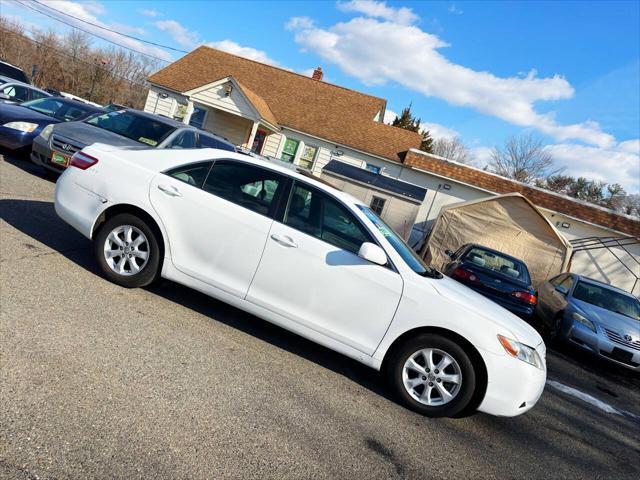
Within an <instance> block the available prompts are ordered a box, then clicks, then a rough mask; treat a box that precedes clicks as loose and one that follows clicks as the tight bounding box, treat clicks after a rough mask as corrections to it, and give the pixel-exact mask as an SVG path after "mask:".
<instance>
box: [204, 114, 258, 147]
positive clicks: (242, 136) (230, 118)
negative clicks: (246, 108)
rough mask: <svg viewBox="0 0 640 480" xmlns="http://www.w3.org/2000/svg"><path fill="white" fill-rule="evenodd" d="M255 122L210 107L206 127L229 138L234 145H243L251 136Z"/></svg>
mask: <svg viewBox="0 0 640 480" xmlns="http://www.w3.org/2000/svg"><path fill="white" fill-rule="evenodd" d="M252 125H253V122H251V121H249V120H247V119H245V118H241V117H238V116H237V115H231V114H230V113H225V112H223V111H221V110H216V109H214V108H209V109H208V111H207V118H206V120H205V129H206V130H209V131H212V132H213V133H215V134H217V135H220V136H222V137H225V138H227V139H228V140H229V141H230V142H231V143H233V144H234V145H242V144H244V142H246V141H247V139H248V138H249V133H250V132H251V126H252Z"/></svg>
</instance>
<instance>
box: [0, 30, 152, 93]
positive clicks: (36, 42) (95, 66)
mask: <svg viewBox="0 0 640 480" xmlns="http://www.w3.org/2000/svg"><path fill="white" fill-rule="evenodd" d="M0 30H4V31H5V32H9V33H12V34H13V35H16V36H18V37H22V38H24V39H25V40H29V41H30V42H33V43H35V44H37V45H40V46H42V47H45V48H50V49H51V50H54V51H55V52H56V53H57V54H59V55H64V56H67V57H69V58H72V59H73V60H75V61H77V62H80V63H84V64H87V65H89V66H91V67H94V68H99V69H100V70H104V71H106V72H108V73H109V74H110V75H112V76H114V77H116V78H119V79H121V80H124V81H125V82H128V83H130V84H132V85H138V86H140V87H145V88H146V87H147V86H148V85H147V84H145V83H142V82H137V81H135V80H131V79H130V78H127V77H125V76H123V75H119V74H117V73H114V72H113V71H112V70H111V69H109V68H107V67H102V66H100V65H98V64H97V63H93V62H90V61H88V60H83V59H82V58H79V57H74V56H73V55H71V54H70V53H66V52H64V51H62V50H60V49H58V48H56V47H53V46H51V45H47V44H45V43H42V42H39V41H38V40H35V39H33V38H29V37H27V36H26V35H23V34H22V33H19V32H15V31H13V30H11V29H9V28H5V27H3V26H0ZM24 30H25V31H26V32H29V33H30V34H32V35H33V34H34V32H32V31H30V30H28V29H24Z"/></svg>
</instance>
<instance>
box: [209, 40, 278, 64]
mask: <svg viewBox="0 0 640 480" xmlns="http://www.w3.org/2000/svg"><path fill="white" fill-rule="evenodd" d="M206 45H209V46H210V47H213V48H217V49H218V50H224V51H225V52H228V53H232V54H234V55H238V56H239V57H244V58H248V59H249V60H255V61H256V62H262V63H267V64H269V65H274V66H279V64H278V62H276V61H275V60H274V59H273V58H271V57H269V55H267V53H266V52H264V51H262V50H258V49H256V48H253V47H245V46H242V45H240V44H238V43H236V42H234V41H233V40H221V41H219V42H209V43H207V44H206Z"/></svg>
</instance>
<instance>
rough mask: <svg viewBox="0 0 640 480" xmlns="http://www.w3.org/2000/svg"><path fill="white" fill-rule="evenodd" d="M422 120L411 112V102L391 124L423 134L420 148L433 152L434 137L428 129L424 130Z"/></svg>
mask: <svg viewBox="0 0 640 480" xmlns="http://www.w3.org/2000/svg"><path fill="white" fill-rule="evenodd" d="M420 123H421V120H420V119H419V118H416V117H414V116H413V114H412V113H411V104H409V106H408V107H406V108H403V109H402V113H401V114H400V115H399V116H396V118H395V119H394V120H393V122H391V125H392V126H394V127H398V128H404V129H405V130H410V131H412V132H416V133H419V134H420V135H422V142H421V143H420V150H422V151H423V152H427V153H432V148H433V138H431V134H430V133H429V131H428V130H426V131H422V129H421V128H420Z"/></svg>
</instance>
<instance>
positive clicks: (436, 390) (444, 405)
mask: <svg viewBox="0 0 640 480" xmlns="http://www.w3.org/2000/svg"><path fill="white" fill-rule="evenodd" d="M386 373H387V379H388V382H389V385H390V386H391V388H392V389H393V391H394V393H395V394H396V396H397V397H398V398H399V399H400V401H401V402H402V403H403V404H405V405H406V406H407V407H409V408H410V409H412V410H414V411H416V412H418V413H421V414H423V415H426V416H428V417H452V416H455V415H457V414H458V413H460V412H461V411H462V410H463V409H464V408H465V407H466V406H467V405H468V404H469V403H470V402H471V400H472V398H473V393H474V391H475V389H476V383H477V381H476V373H475V370H474V368H473V364H472V363H471V360H470V358H469V355H468V354H467V353H466V352H465V350H464V349H463V348H462V347H461V346H460V345H459V344H458V343H456V342H455V341H453V340H451V339H449V338H447V337H444V336H441V335H436V334H421V335H418V336H416V337H413V338H411V339H408V340H407V341H405V342H403V343H402V344H400V345H399V346H398V347H397V348H395V349H394V350H393V351H392V352H391V357H390V358H389V361H388V363H387V372H386Z"/></svg>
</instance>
